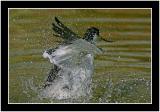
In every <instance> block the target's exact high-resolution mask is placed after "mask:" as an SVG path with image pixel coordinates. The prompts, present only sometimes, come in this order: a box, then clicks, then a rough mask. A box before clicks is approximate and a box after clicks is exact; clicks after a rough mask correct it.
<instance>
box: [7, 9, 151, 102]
mask: <svg viewBox="0 0 160 112" xmlns="http://www.w3.org/2000/svg"><path fill="white" fill-rule="evenodd" d="M55 16H57V17H58V18H59V19H60V20H61V21H62V22H63V23H64V24H65V25H66V26H68V27H69V28H70V29H72V30H73V31H74V32H76V33H77V34H79V35H80V36H83V34H84V33H85V31H86V29H87V28H88V27H91V26H94V27H97V28H99V29H100V35H101V36H102V37H103V38H109V39H111V40H114V41H115V42H113V43H105V42H99V43H98V44H97V45H98V47H101V48H103V49H104V50H105V52H104V54H102V55H97V56H96V57H95V62H94V63H95V71H94V75H93V88H92V90H93V92H92V95H91V97H90V98H88V99H87V100H84V99H83V100H69V101H66V100H65V101H57V100H50V99H41V98H40V97H38V88H40V87H41V85H42V84H43V82H44V80H45V78H46V76H47V73H48V72H49V70H50V68H51V67H52V65H51V63H50V62H49V61H48V60H46V59H43V57H42V53H43V51H44V50H45V49H48V48H52V47H56V46H57V45H58V43H59V42H61V41H62V39H60V38H57V37H54V36H53V35H52V34H53V31H52V22H53V21H54V17H55ZM9 102H10V103H56V102H60V103H63V102H70V103H72V102H75V103H78V102H84V103H151V10H150V9H9Z"/></svg>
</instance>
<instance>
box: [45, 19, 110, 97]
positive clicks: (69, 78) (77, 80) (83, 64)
mask: <svg viewBox="0 0 160 112" xmlns="http://www.w3.org/2000/svg"><path fill="white" fill-rule="evenodd" d="M55 21H56V24H55V23H53V24H52V25H53V31H54V32H55V33H56V34H54V36H56V37H61V38H63V39H64V42H63V43H62V44H61V45H59V46H58V47H56V48H53V49H48V50H45V51H44V53H43V57H44V58H48V59H49V60H50V62H51V63H52V64H53V68H52V69H51V71H50V73H49V75H48V78H47V79H46V82H45V85H44V90H43V96H44V97H50V98H56V99H68V98H78V97H81V96H86V95H89V94H90V92H91V82H92V75H93V71H94V64H93V61H94V55H95V54H100V53H102V49H100V48H98V47H97V46H96V40H97V39H98V38H100V37H99V29H97V28H95V27H91V28H88V29H87V31H86V33H85V34H84V36H83V37H80V36H78V35H77V34H76V33H74V32H73V31H72V30H70V29H69V28H68V27H66V26H65V25H64V24H63V23H62V22H61V21H59V20H58V18H57V17H55ZM106 41H108V40H106ZM108 42H112V41H108Z"/></svg>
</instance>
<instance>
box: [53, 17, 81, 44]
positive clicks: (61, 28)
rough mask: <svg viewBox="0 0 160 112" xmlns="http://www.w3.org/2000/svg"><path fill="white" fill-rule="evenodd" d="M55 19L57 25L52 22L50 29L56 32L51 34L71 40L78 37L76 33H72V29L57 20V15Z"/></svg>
mask: <svg viewBox="0 0 160 112" xmlns="http://www.w3.org/2000/svg"><path fill="white" fill-rule="evenodd" d="M55 21H56V23H57V25H56V24H55V23H52V25H53V28H52V29H53V31H54V32H55V33H56V34H53V35H54V36H57V37H61V38H63V39H64V40H65V41H73V40H76V39H78V38H80V37H79V36H78V35H77V34H76V33H74V32H73V31H72V30H70V29H69V28H68V27H66V26H65V25H64V24H63V23H62V22H61V21H59V20H58V18H57V17H55Z"/></svg>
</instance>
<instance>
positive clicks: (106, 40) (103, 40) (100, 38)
mask: <svg viewBox="0 0 160 112" xmlns="http://www.w3.org/2000/svg"><path fill="white" fill-rule="evenodd" d="M99 37H100V39H101V40H103V41H105V42H115V41H113V40H107V39H104V38H102V37H101V36H99Z"/></svg>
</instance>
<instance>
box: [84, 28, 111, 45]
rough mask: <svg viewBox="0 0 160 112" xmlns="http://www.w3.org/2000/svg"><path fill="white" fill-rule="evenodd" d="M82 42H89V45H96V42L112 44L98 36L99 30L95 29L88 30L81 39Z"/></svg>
mask: <svg viewBox="0 0 160 112" xmlns="http://www.w3.org/2000/svg"><path fill="white" fill-rule="evenodd" d="M83 39H84V40H86V41H88V42H90V43H91V44H96V41H97V40H104V41H106V42H113V41H111V40H107V39H104V38H102V37H101V36H100V34H99V29H98V28H95V27H91V28H88V29H87V31H86V33H85V34H84V37H83Z"/></svg>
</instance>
